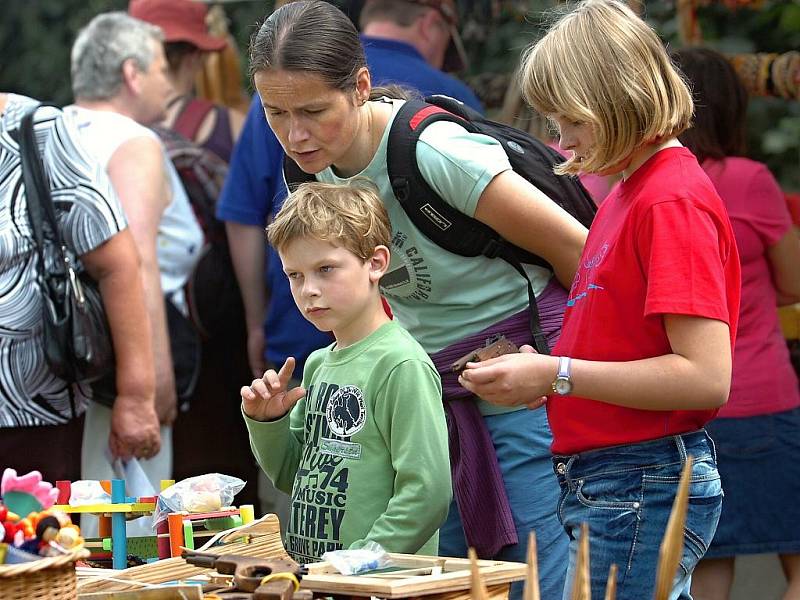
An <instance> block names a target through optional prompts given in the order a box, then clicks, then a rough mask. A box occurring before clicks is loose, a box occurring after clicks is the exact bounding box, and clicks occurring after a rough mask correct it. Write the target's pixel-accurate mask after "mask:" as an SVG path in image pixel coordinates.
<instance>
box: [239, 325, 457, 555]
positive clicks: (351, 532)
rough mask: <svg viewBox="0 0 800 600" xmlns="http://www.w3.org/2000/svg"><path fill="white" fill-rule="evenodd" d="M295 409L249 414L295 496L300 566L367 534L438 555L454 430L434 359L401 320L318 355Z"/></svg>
mask: <svg viewBox="0 0 800 600" xmlns="http://www.w3.org/2000/svg"><path fill="white" fill-rule="evenodd" d="M303 385H304V387H305V388H306V395H305V397H304V398H303V399H301V400H300V401H299V402H298V403H297V405H296V406H295V407H294V408H293V409H292V411H291V412H290V413H289V415H287V416H285V417H283V418H282V419H280V420H278V421H273V422H266V423H262V422H258V421H253V420H252V419H249V418H247V416H245V421H246V422H247V427H248V430H249V432H250V444H251V446H252V448H253V452H254V453H255V455H256V458H257V459H258V462H259V464H260V465H261V466H262V468H263V469H264V471H265V472H266V473H267V475H268V476H269V477H270V479H272V481H273V482H274V483H275V485H276V487H277V488H278V489H281V490H284V491H286V492H287V493H288V492H291V496H292V499H291V514H290V518H289V523H288V526H287V532H286V549H287V551H288V552H289V553H290V554H291V555H292V556H293V557H294V558H295V560H297V561H298V562H302V563H305V562H311V561H315V560H318V559H319V557H320V556H321V555H322V554H323V553H324V552H327V551H329V550H339V549H342V548H350V547H358V546H359V545H360V544H362V543H363V542H365V541H367V540H371V541H375V542H378V543H379V544H381V545H382V546H383V547H384V548H385V549H386V550H387V551H390V552H406V553H414V552H421V553H424V554H436V553H437V550H438V529H439V527H440V525H441V524H442V523H443V522H444V519H445V518H446V516H447V510H448V506H449V504H450V499H451V486H450V463H449V458H448V448H447V426H446V424H445V419H444V411H443V408H442V401H441V383H440V381H439V376H438V374H437V373H436V371H435V369H434V367H433V364H432V363H431V361H430V359H429V358H428V356H427V355H426V354H425V352H424V351H423V350H422V348H421V347H420V346H419V344H417V343H416V342H415V341H414V340H413V338H411V336H410V335H409V334H408V332H406V331H405V330H404V329H402V328H401V327H400V326H399V325H398V324H397V323H396V322H394V321H393V322H391V323H387V324H385V325H383V326H381V327H380V328H379V329H378V330H376V331H375V332H373V333H372V334H370V335H369V336H367V337H366V338H364V339H363V340H361V341H359V342H357V343H355V344H353V345H352V346H348V347H347V348H344V349H342V350H334V349H333V346H330V347H328V348H323V349H322V350H318V351H316V352H314V353H313V354H312V355H311V356H310V357H309V359H308V361H307V363H306V368H305V373H304V374H303Z"/></svg>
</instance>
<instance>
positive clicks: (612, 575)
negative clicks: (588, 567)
mask: <svg viewBox="0 0 800 600" xmlns="http://www.w3.org/2000/svg"><path fill="white" fill-rule="evenodd" d="M616 598H617V565H615V564H614V563H611V568H610V569H609V570H608V581H607V582H606V597H605V600H616Z"/></svg>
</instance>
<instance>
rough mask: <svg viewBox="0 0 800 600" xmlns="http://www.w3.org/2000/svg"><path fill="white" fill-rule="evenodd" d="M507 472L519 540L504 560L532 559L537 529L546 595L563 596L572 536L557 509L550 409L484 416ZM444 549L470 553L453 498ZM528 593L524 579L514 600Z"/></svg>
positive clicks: (442, 533)
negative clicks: (532, 537)
mask: <svg viewBox="0 0 800 600" xmlns="http://www.w3.org/2000/svg"><path fill="white" fill-rule="evenodd" d="M484 419H485V421H486V426H487V427H488V428H489V433H490V435H491V436H492V441H493V442H494V448H495V452H496V453H497V459H498V462H499V463H500V470H501V471H502V473H503V482H504V483H505V487H506V493H507V494H508V500H509V504H510V505H511V512H512V514H513V516H514V524H515V525H516V529H517V536H518V537H519V542H520V543H519V544H516V545H514V546H506V547H505V548H503V550H502V551H501V552H500V553H499V554H498V555H497V556H495V557H493V558H495V559H498V560H511V561H517V562H525V561H526V552H527V546H528V534H529V532H530V531H531V530H533V531H535V532H536V545H537V549H538V557H539V577H540V581H541V595H542V598H543V600H557V599H559V598H561V594H562V590H563V589H564V574H565V571H566V564H567V547H568V541H569V540H568V539H567V536H565V535H564V530H563V529H562V528H561V525H560V524H559V522H558V519H557V518H556V514H555V507H556V503H557V502H558V484H557V482H556V478H555V476H554V475H553V466H552V463H551V458H552V454H551V453H550V442H551V441H552V434H551V433H550V426H549V425H548V424H547V414H546V413H545V411H544V410H541V409H540V410H533V411H531V410H520V411H515V412H511V413H505V414H500V415H492V416H487V417H484ZM439 554H441V555H442V556H466V555H467V543H466V540H465V539H464V529H463V528H462V526H461V518H460V516H459V514H458V508H457V506H456V504H455V502H453V503H452V504H451V505H450V514H449V515H448V517H447V521H446V522H445V524H444V525H443V526H442V528H441V529H440V530H439ZM521 597H522V583H515V584H514V585H513V586H512V587H511V595H510V596H509V598H510V599H511V600H515V599H519V598H521Z"/></svg>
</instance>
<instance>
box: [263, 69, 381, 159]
mask: <svg viewBox="0 0 800 600" xmlns="http://www.w3.org/2000/svg"><path fill="white" fill-rule="evenodd" d="M363 72H364V73H366V69H363ZM362 79H363V77H361V74H359V77H358V79H357V84H356V88H355V89H353V91H352V93H348V92H343V91H341V90H338V89H335V88H333V87H331V86H330V85H328V83H327V82H326V81H325V80H323V79H322V77H320V76H319V75H316V74H315V73H306V72H303V71H285V70H282V69H269V70H265V71H259V72H258V73H256V74H255V76H254V77H253V81H254V83H255V86H256V89H257V90H258V94H259V96H261V103H262V104H263V106H264V113H265V114H266V116H267V121H268V122H269V125H270V127H271V128H272V131H274V132H275V135H276V136H277V138H278V141H279V142H280V143H281V146H283V149H284V151H285V152H286V154H287V155H288V156H289V157H290V158H291V159H292V160H294V161H295V162H296V163H297V165H298V166H299V167H300V168H301V169H302V170H303V171H305V172H306V173H319V172H320V171H322V170H324V169H326V168H327V167H329V166H331V165H335V164H337V163H338V162H339V161H340V160H341V159H342V158H346V157H347V154H348V151H349V150H350V148H351V146H352V144H353V141H354V139H355V136H356V133H357V131H358V125H359V121H360V115H359V107H360V105H361V104H362V103H363V101H364V100H366V99H367V98H368V96H369V75H368V74H367V76H366V87H364V84H363V82H362Z"/></svg>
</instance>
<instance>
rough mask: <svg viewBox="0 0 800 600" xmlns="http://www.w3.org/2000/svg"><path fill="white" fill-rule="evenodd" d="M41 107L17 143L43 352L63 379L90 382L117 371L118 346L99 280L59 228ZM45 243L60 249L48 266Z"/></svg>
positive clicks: (29, 115) (25, 120) (30, 116)
mask: <svg viewBox="0 0 800 600" xmlns="http://www.w3.org/2000/svg"><path fill="white" fill-rule="evenodd" d="M37 108H38V106H36V107H34V108H33V109H32V110H30V111H29V112H28V113H27V114H25V116H24V117H23V118H22V122H21V124H20V130H19V133H20V135H19V148H20V160H21V163H22V174H23V181H24V184H25V195H26V198H27V205H28V218H29V219H30V225H31V230H32V232H33V238H34V241H35V243H36V253H37V254H38V279H39V288H40V290H41V294H42V327H43V329H44V354H45V359H46V360H47V364H48V365H49V366H50V369H51V370H52V372H53V373H54V374H55V375H56V376H58V377H60V378H61V379H63V380H64V381H67V382H70V383H75V382H90V381H94V380H97V379H99V378H100V377H103V376H104V375H107V374H109V373H113V371H114V348H113V345H112V343H111V335H110V332H109V328H108V321H107V319H106V314H105V310H104V308H103V301H102V298H101V297H100V292H99V290H98V288H97V283H96V282H94V281H93V280H92V279H91V278H89V276H88V275H86V274H80V275H79V273H78V271H77V270H76V265H75V263H74V262H73V260H72V259H71V258H70V254H69V252H68V251H67V248H66V246H65V245H64V242H63V240H62V238H61V233H60V231H59V229H58V222H57V220H56V214H55V209H54V207H53V200H52V197H51V195H50V188H49V185H48V183H47V179H46V178H45V174H44V167H43V165H42V159H41V156H40V155H39V151H38V147H37V145H36V137H35V133H34V128H33V117H34V114H35V112H36V109H37ZM45 225H46V226H47V227H46V228H45ZM45 240H47V242H45ZM46 243H49V244H52V246H53V247H54V248H55V250H56V260H55V264H54V265H53V267H52V269H50V270H48V268H47V264H46V261H45V247H46V246H45V244H46Z"/></svg>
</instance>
